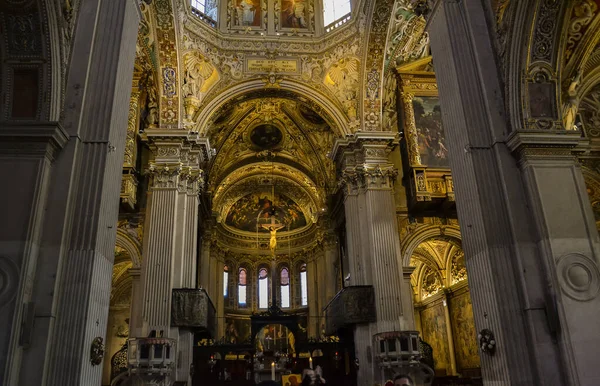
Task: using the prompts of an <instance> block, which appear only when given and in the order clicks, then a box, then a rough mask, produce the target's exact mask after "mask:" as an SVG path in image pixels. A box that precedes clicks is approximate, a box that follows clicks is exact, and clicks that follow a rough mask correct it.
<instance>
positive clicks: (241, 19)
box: [231, 0, 263, 27]
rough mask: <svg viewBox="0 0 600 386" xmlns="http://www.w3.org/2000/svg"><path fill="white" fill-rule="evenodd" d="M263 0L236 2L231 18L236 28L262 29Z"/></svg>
mask: <svg viewBox="0 0 600 386" xmlns="http://www.w3.org/2000/svg"><path fill="white" fill-rule="evenodd" d="M261 3H262V0H234V1H233V10H232V12H233V14H232V15H231V18H232V20H233V25H234V26H236V27H261V25H262V16H263V15H262V11H263V9H262V4H261Z"/></svg>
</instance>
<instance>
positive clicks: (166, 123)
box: [153, 0, 179, 128]
mask: <svg viewBox="0 0 600 386" xmlns="http://www.w3.org/2000/svg"><path fill="white" fill-rule="evenodd" d="M153 5H154V11H155V16H156V36H157V42H158V58H159V62H160V73H159V79H160V85H161V87H160V104H159V106H160V117H159V120H160V126H161V127H163V128H178V127H177V125H178V122H179V76H178V68H179V67H178V66H179V63H178V57H177V39H176V36H175V19H174V12H173V4H172V0H155V1H154V2H153Z"/></svg>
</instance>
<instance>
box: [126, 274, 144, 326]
mask: <svg viewBox="0 0 600 386" xmlns="http://www.w3.org/2000/svg"><path fill="white" fill-rule="evenodd" d="M141 273H142V270H141V268H137V267H135V268H130V269H129V274H130V275H131V308H130V312H129V315H130V316H129V336H131V337H134V336H142V326H143V320H142V299H143V292H142V280H141Z"/></svg>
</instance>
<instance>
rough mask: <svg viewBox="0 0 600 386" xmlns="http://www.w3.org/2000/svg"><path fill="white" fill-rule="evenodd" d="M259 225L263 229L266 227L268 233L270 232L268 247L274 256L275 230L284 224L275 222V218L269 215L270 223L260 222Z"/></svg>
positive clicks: (275, 244)
mask: <svg viewBox="0 0 600 386" xmlns="http://www.w3.org/2000/svg"><path fill="white" fill-rule="evenodd" d="M261 226H262V227H263V228H265V229H268V230H269V233H271V240H269V249H270V250H271V253H273V256H275V248H277V231H278V230H279V229H281V228H283V227H284V226H285V225H281V224H277V223H276V222H275V218H274V217H271V223H270V224H261Z"/></svg>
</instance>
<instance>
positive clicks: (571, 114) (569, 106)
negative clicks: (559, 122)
mask: <svg viewBox="0 0 600 386" xmlns="http://www.w3.org/2000/svg"><path fill="white" fill-rule="evenodd" d="M580 83H581V70H580V71H578V72H577V74H576V75H575V76H574V77H573V79H572V81H571V84H570V85H569V89H568V90H567V95H568V100H567V103H565V105H564V107H563V123H564V125H565V130H577V126H575V120H576V119H577V110H578V108H579V100H578V99H577V89H578V88H579V84H580Z"/></svg>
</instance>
